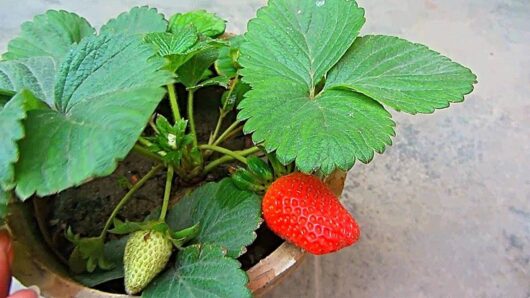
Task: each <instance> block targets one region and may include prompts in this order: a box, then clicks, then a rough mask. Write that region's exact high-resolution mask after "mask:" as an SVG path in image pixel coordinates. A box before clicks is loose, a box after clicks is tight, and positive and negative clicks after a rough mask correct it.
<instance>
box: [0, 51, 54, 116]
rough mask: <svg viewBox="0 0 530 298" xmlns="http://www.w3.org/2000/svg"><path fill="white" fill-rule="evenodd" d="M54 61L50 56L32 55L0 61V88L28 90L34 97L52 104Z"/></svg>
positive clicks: (16, 90)
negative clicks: (25, 57)
mask: <svg viewBox="0 0 530 298" xmlns="http://www.w3.org/2000/svg"><path fill="white" fill-rule="evenodd" d="M56 68H57V67H56V62H55V60H54V59H53V58H51V57H32V58H27V59H17V60H12V61H2V62H0V90H8V91H11V92H18V91H20V90H22V89H28V90H30V91H31V92H32V93H33V94H34V95H35V96H36V97H38V98H39V99H41V100H42V101H44V102H46V103H47V104H48V105H50V106H51V105H53V92H54V90H53V89H54V82H55V74H56V72H57V71H56Z"/></svg>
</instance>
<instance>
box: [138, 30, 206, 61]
mask: <svg viewBox="0 0 530 298" xmlns="http://www.w3.org/2000/svg"><path fill="white" fill-rule="evenodd" d="M197 39H198V36H197V32H196V31H195V29H194V28H193V27H183V28H181V30H180V31H179V32H178V33H168V32H157V33H150V34H147V35H146V36H145V41H146V42H148V43H151V44H153V45H155V46H156V47H157V49H158V54H159V55H160V56H162V57H165V56H170V55H179V54H180V55H181V54H185V53H186V52H187V51H188V50H189V49H190V48H191V47H192V46H193V45H194V44H195V43H196V42H197Z"/></svg>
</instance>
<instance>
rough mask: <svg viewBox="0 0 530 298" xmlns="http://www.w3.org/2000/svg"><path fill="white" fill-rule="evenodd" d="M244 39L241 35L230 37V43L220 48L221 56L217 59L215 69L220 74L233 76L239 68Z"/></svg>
mask: <svg viewBox="0 0 530 298" xmlns="http://www.w3.org/2000/svg"><path fill="white" fill-rule="evenodd" d="M243 41H244V37H243V36H241V35H237V36H234V37H232V38H230V40H229V45H228V46H226V47H221V48H220V49H219V58H218V59H217V61H215V70H216V71H217V73H218V74H219V75H222V76H225V77H228V78H233V77H235V76H236V74H237V71H238V70H239V68H240V67H239V64H238V60H239V47H240V46H241V44H242V43H243Z"/></svg>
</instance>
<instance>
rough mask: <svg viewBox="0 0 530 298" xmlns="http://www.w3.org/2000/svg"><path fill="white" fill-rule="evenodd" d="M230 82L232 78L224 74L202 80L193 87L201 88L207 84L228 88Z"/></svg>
mask: <svg viewBox="0 0 530 298" xmlns="http://www.w3.org/2000/svg"><path fill="white" fill-rule="evenodd" d="M229 83H230V78H228V77H224V76H217V77H213V78H210V79H207V80H204V81H202V82H200V83H199V84H197V85H196V86H195V87H194V88H193V89H199V88H203V87H207V86H221V87H224V88H227V87H228V84H229Z"/></svg>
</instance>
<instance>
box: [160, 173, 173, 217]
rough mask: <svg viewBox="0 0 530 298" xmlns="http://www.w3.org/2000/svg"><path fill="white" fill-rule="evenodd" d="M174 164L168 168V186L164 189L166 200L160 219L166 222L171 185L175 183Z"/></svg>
mask: <svg viewBox="0 0 530 298" xmlns="http://www.w3.org/2000/svg"><path fill="white" fill-rule="evenodd" d="M174 172H175V171H174V169H173V166H169V167H168V168H167V176H166V188H165V190H164V201H163V203H162V210H161V211H160V221H161V222H164V221H165V220H166V215H167V208H168V206H169V197H170V195H171V185H172V184H173V174H174Z"/></svg>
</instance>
